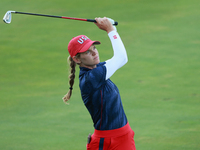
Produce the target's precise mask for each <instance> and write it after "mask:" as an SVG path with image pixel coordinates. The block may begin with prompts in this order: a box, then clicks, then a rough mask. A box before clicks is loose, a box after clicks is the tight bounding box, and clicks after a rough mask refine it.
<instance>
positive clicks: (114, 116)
mask: <svg viewBox="0 0 200 150" xmlns="http://www.w3.org/2000/svg"><path fill="white" fill-rule="evenodd" d="M104 64H105V62H103V63H99V64H98V65H97V67H96V68H94V69H88V68H84V67H80V74H79V87H80V90H81V96H82V99H83V102H84V104H85V106H86V108H87V109H88V111H89V113H90V115H91V117H92V120H93V123H94V128H95V129H96V130H112V129H117V128H120V127H123V126H124V125H126V124H127V117H126V115H125V112H124V109H123V105H122V102H121V97H120V94H119V90H118V88H117V86H116V85H115V84H114V83H113V82H112V81H111V80H110V79H108V80H105V79H106V67H105V66H104Z"/></svg>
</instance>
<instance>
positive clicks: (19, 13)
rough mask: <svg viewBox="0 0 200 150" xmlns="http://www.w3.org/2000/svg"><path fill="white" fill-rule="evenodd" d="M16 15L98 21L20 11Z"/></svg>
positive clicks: (116, 23)
mask: <svg viewBox="0 0 200 150" xmlns="http://www.w3.org/2000/svg"><path fill="white" fill-rule="evenodd" d="M14 13H16V14H25V15H34V16H43V17H53V18H62V19H71V20H79V21H87V22H96V20H94V19H83V18H73V17H64V16H54V15H44V14H35V13H26V12H18V11H15V12H14ZM113 25H115V26H116V25H118V22H115V23H114V24H113Z"/></svg>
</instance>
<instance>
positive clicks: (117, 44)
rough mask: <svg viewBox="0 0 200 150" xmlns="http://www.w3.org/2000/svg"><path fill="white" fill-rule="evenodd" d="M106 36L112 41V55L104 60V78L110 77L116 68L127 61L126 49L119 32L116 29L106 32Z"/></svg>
mask: <svg viewBox="0 0 200 150" xmlns="http://www.w3.org/2000/svg"><path fill="white" fill-rule="evenodd" d="M108 36H109V38H110V40H111V43H112V47H113V52H114V55H113V57H112V58H111V59H109V60H107V61H106V64H105V66H106V68H107V74H106V79H108V78H110V77H111V76H112V75H113V74H114V73H115V71H116V70H117V69H119V68H120V67H122V66H123V65H125V64H126V63H127V62H128V57H127V53H126V49H125V47H124V44H123V42H122V40H121V38H120V36H119V34H118V33H117V32H116V31H111V32H110V33H109V34H108Z"/></svg>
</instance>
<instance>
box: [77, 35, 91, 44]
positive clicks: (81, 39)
mask: <svg viewBox="0 0 200 150" xmlns="http://www.w3.org/2000/svg"><path fill="white" fill-rule="evenodd" d="M88 39H89V38H88V37H87V36H82V37H80V38H79V39H78V40H77V42H79V43H80V44H83V43H84V41H86V40H88Z"/></svg>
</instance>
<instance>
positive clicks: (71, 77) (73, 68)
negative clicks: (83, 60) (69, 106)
mask: <svg viewBox="0 0 200 150" xmlns="http://www.w3.org/2000/svg"><path fill="white" fill-rule="evenodd" d="M68 61H69V64H70V67H71V74H70V75H69V85H70V88H69V91H68V93H67V94H66V95H65V96H64V97H63V101H64V102H65V103H67V101H68V100H69V99H70V97H71V95H72V89H73V85H74V79H75V71H76V70H75V68H76V63H75V62H74V60H73V59H72V58H71V56H69V57H68Z"/></svg>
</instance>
